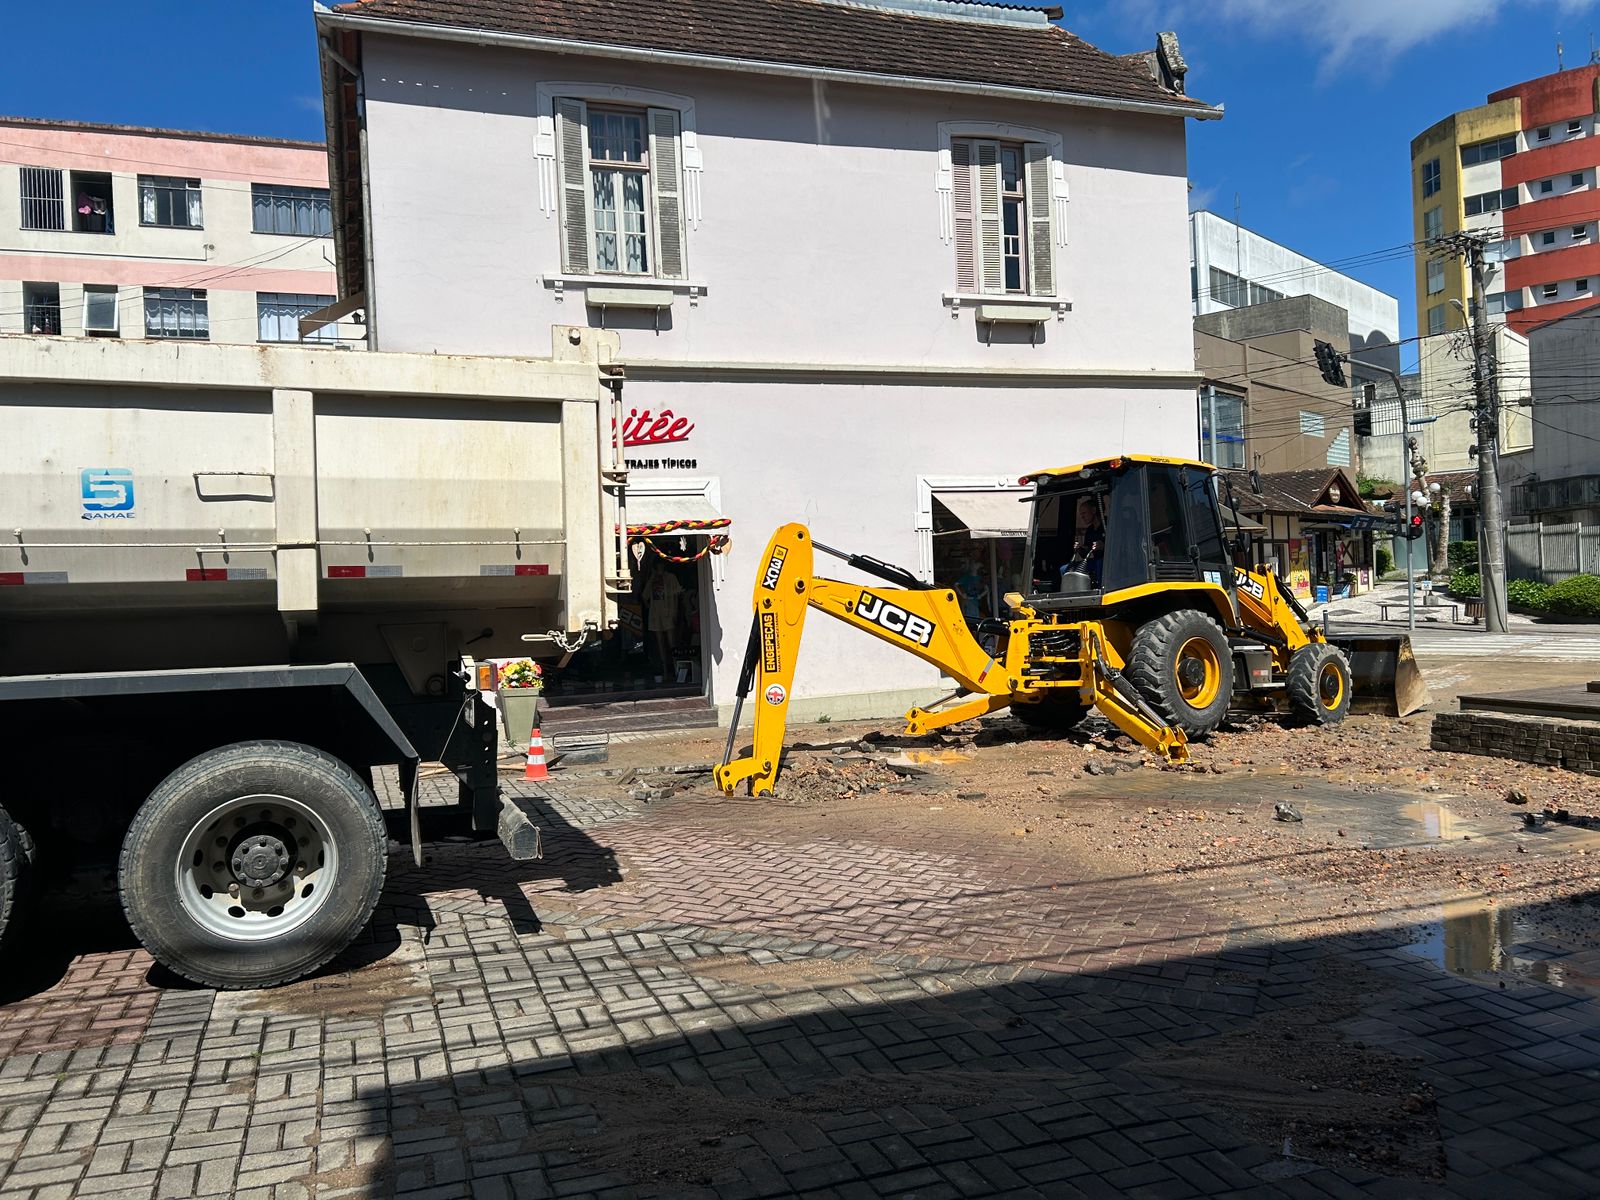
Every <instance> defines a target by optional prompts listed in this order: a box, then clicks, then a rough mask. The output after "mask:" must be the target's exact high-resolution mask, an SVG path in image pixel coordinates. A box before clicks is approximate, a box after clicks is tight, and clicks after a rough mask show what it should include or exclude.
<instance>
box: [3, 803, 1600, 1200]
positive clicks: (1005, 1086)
mask: <svg viewBox="0 0 1600 1200" xmlns="http://www.w3.org/2000/svg"><path fill="white" fill-rule="evenodd" d="M526 794H527V795H528V796H529V798H531V799H534V800H535V801H537V802H540V803H542V804H543V805H544V806H545V807H546V809H547V816H548V828H549V833H550V836H549V837H548V838H547V842H546V849H547V855H548V857H547V858H546V860H545V861H543V862H540V863H534V864H509V863H507V862H506V861H505V860H504V859H503V857H501V856H500V855H499V854H498V853H497V851H496V850H495V849H494V848H492V847H486V846H474V845H457V846H449V845H447V846H441V847H438V848H436V851H435V853H434V855H433V858H432V860H431V861H430V862H429V863H428V864H426V865H425V866H424V867H423V868H420V869H417V868H413V867H412V866H411V865H410V862H409V857H408V856H405V855H400V854H397V855H396V856H395V857H394V859H393V860H392V862H391V870H392V875H391V887H390V891H389V893H388V896H387V898H386V901H385V904H384V906H383V908H382V909H381V910H380V914H379V919H378V920H377V922H375V924H374V927H373V929H372V931H371V936H370V938H369V939H368V940H367V941H366V942H365V943H364V944H363V945H362V946H360V947H357V948H356V949H355V950H354V951H353V952H352V953H351V954H350V955H349V956H347V960H346V961H345V962H343V963H341V964H340V965H341V967H342V968H343V969H342V970H340V971H337V972H333V973H329V974H327V975H324V976H322V977H320V978H318V979H315V980H309V981H304V982H302V983H299V984H295V985H293V986H291V987H287V988H282V989H278V990H276V991H272V992H256V993H227V994H220V995H219V994H215V993H212V992H208V991H202V990H187V989H183V988H180V987H176V986H171V981H170V980H164V979H163V978H162V977H161V974H160V972H159V971H158V970H157V971H153V970H152V968H151V965H150V963H149V961H148V959H147V958H145V956H144V955H143V954H142V952H140V951H137V950H132V949H129V948H127V945H126V944H122V945H117V946H113V947H111V948H106V949H99V950H95V951H92V952H89V953H84V954H79V955H75V956H71V957H68V956H67V953H66V951H65V950H62V951H60V953H61V954H62V955H63V958H62V962H61V963H60V965H59V967H58V968H57V969H55V970H53V971H51V970H49V966H48V964H46V966H45V967H44V968H42V969H43V970H44V971H45V977H43V978H41V979H39V980H35V981H32V982H29V981H11V983H10V984H9V985H8V987H9V990H10V991H11V992H12V993H17V992H19V991H20V993H21V994H17V995H14V997H13V998H12V999H11V1001H10V1003H8V1004H5V1005H3V1006H0V1195H3V1196H5V1197H8V1198H9V1197H18V1198H21V1197H29V1198H35V1197H37V1198H40V1200H43V1198H45V1197H69V1196H95V1195H111V1196H132V1197H148V1196H160V1197H211V1196H216V1197H223V1196H236V1197H240V1198H245V1200H255V1198H259V1200H290V1198H295V1200H298V1198H301V1197H311V1196H315V1197H343V1196H371V1195H401V1196H407V1197H419V1198H420V1197H457V1196H468V1195H472V1196H483V1197H513V1196H518V1197H520V1196H528V1197H534V1196H607V1197H610V1196H619V1197H620V1196H631V1195H696V1196H717V1197H729V1198H737V1197H754V1196H780V1195H794V1194H802V1195H816V1196H844V1197H852V1196H862V1197H868V1196H912V1195H914V1196H917V1197H921V1198H926V1197H939V1196H980V1195H983V1196H986V1195H1038V1196H1050V1197H1071V1196H1078V1195H1098V1196H1148V1197H1173V1198H1178V1197H1187V1196H1221V1195H1227V1196H1238V1197H1245V1196H1281V1195H1291V1196H1307V1197H1326V1196H1355V1195H1382V1196H1391V1195H1392V1196H1408V1197H1409V1196H1446V1195H1448V1196H1485V1197H1488V1196H1504V1195H1508V1194H1528V1195H1540V1196H1584V1195H1592V1194H1593V1192H1594V1185H1593V1178H1594V1176H1593V1172H1594V1170H1595V1169H1596V1168H1597V1167H1600V1146H1596V1144H1595V1142H1594V1139H1593V1136H1592V1131H1591V1129H1590V1116H1591V1114H1592V1113H1593V1112H1594V1111H1595V1106H1596V1104H1597V1102H1600V1014H1597V1012H1596V1011H1595V1010H1596V1008H1597V1007H1600V1006H1597V1005H1596V1004H1595V1003H1593V1002H1590V1001H1587V1000H1585V999H1583V998H1582V997H1580V996H1576V995H1573V994H1571V993H1567V992H1562V991H1559V990H1555V989H1551V988H1547V987H1544V986H1541V985H1539V984H1534V983H1529V984H1526V985H1522V986H1513V987H1509V988H1506V989H1500V988H1485V987H1484V986H1482V985H1480V984H1477V983H1473V982H1469V981H1464V980H1460V979H1456V978H1454V977H1452V976H1449V975H1446V974H1444V973H1442V972H1440V971H1438V970H1436V969H1435V968H1434V967H1433V966H1432V965H1430V964H1429V963H1427V962H1425V961H1424V960H1422V959H1419V958H1417V957H1415V956H1413V955H1412V954H1410V953H1408V952H1406V951H1405V950H1404V949H1403V948H1402V947H1403V946H1404V945H1405V943H1406V942H1407V941H1408V940H1409V936H1408V934H1407V933H1406V932H1405V931H1403V930H1402V931H1399V932H1397V933H1395V934H1391V935H1362V936H1354V935H1352V936H1344V937H1321V938H1317V937H1296V936H1294V935H1293V934H1292V932H1290V931H1289V929H1288V928H1285V929H1283V930H1279V931H1276V932H1274V931H1273V930H1272V929H1271V928H1270V927H1268V926H1266V925H1265V924H1264V923H1256V925H1255V927H1254V928H1244V927H1243V926H1241V924H1240V922H1239V921H1237V920H1236V919H1233V918H1230V917H1228V916H1226V915H1225V914H1224V913H1223V910H1222V908H1221V907H1220V906H1219V905H1218V904H1217V903H1216V902H1215V896H1214V895H1213V894H1211V893H1208V892H1207V888H1208V887H1212V886H1214V885H1213V884H1211V883H1208V882H1207V881H1206V880H1205V879H1204V878H1203V877H1202V878H1191V879H1179V878H1170V877H1163V878H1160V879H1148V878H1146V879H1121V880H1117V879H1108V880H1064V879H1058V878H1052V877H1051V876H1050V874H1049V872H1048V871H1046V870H1044V869H1042V868H1041V867H1040V866H1039V864H1038V862H1037V860H1035V859H1029V858H1025V857H1024V856H1022V855H1020V854H1017V853H1012V852H1009V851H1008V848H1006V847H1003V846H994V845H988V844H962V845H952V844H950V841H949V839H948V837H945V838H941V837H940V836H939V835H938V830H937V828H936V827H935V828H931V829H930V830H929V831H927V832H925V833H908V832H906V831H904V830H889V829H886V830H884V831H883V832H882V834H881V835H880V836H870V837H869V836H864V835H861V834H850V833H841V834H833V833H830V832H828V831H827V830H826V829H825V828H821V827H819V823H817V822H807V821H799V822H796V825H795V828H794V830H792V831H790V832H784V831H782V830H777V831H773V830H770V829H766V828H764V827H763V828H762V829H760V830H755V831H752V830H751V829H749V828H747V827H746V822H745V821H744V820H742V819H741V814H748V813H749V812H750V809H748V808H745V809H741V808H740V807H739V805H738V804H737V803H736V802H725V801H717V800H709V799H705V798H697V797H679V798H677V799H675V800H673V801H670V802H668V803H666V804H659V805H655V806H651V807H649V808H643V807H636V806H630V805H625V804H616V803H609V802H608V803H605V804H600V803H596V802H594V801H592V800H586V799H584V798H583V797H580V796H577V795H575V794H572V795H569V794H566V793H564V792H563V791H559V790H554V789H549V788H544V789H531V788H530V789H528V790H527V793H526ZM464 885H466V886H464ZM50 975H54V978H49V976H50ZM1356 977H1358V978H1359V988H1358V991H1359V993H1360V996H1359V999H1358V1001H1357V1002H1356V1003H1355V1004H1354V1005H1353V1006H1352V1007H1351V1010H1350V1011H1349V1012H1347V1013H1344V1014H1342V1015H1338V1016H1337V1021H1336V1023H1337V1030H1336V1031H1333V1032H1332V1033H1330V1034H1329V1036H1337V1037H1338V1038H1340V1039H1342V1041H1343V1042H1345V1043H1349V1044H1356V1043H1358V1044H1359V1045H1360V1047H1361V1048H1362V1052H1363V1053H1365V1054H1367V1055H1369V1057H1370V1059H1371V1061H1372V1062H1373V1063H1374V1064H1375V1067H1374V1071H1375V1076H1374V1078H1375V1079H1376V1078H1377V1075H1378V1074H1380V1073H1382V1072H1389V1073H1391V1074H1393V1073H1395V1072H1400V1073H1402V1074H1403V1075H1404V1076H1405V1078H1406V1080H1407V1081H1408V1082H1406V1083H1405V1084H1404V1088H1406V1089H1408V1088H1410V1087H1412V1086H1413V1085H1414V1086H1415V1088H1416V1091H1417V1093H1418V1094H1419V1095H1421V1096H1425V1097H1426V1099H1425V1100H1424V1101H1423V1102H1422V1104H1421V1106H1420V1111H1419V1112H1418V1113H1417V1123H1416V1128H1417V1130H1418V1131H1420V1132H1418V1133H1417V1137H1416V1138H1415V1139H1414V1141H1415V1143H1416V1146H1421V1147H1422V1149H1423V1150H1424V1151H1426V1152H1427V1153H1426V1154H1424V1156H1423V1157H1422V1158H1420V1159H1419V1158H1417V1157H1416V1156H1415V1155H1413V1156H1412V1158H1410V1159H1408V1160H1403V1161H1400V1162H1397V1163H1394V1164H1391V1165H1385V1164H1384V1163H1383V1162H1381V1161H1374V1160H1373V1159H1372V1158H1371V1156H1370V1155H1362V1154H1358V1153H1355V1152H1354V1151H1352V1153H1351V1154H1349V1155H1345V1154H1343V1153H1337V1152H1334V1153H1330V1152H1329V1151H1328V1150H1327V1148H1326V1147H1324V1148H1322V1149H1320V1150H1313V1149H1310V1148H1309V1146H1308V1147H1306V1148H1303V1149H1296V1148H1293V1147H1291V1148H1290V1151H1289V1153H1287V1154H1286V1153H1285V1147H1284V1146H1283V1145H1282V1144H1267V1143H1265V1142H1264V1141H1263V1140H1261V1139H1259V1137H1258V1136H1256V1135H1254V1134H1253V1133H1252V1130H1251V1124H1250V1122H1249V1121H1248V1120H1243V1119H1240V1117H1239V1115H1238V1113H1239V1109H1238V1107H1237V1106H1230V1105H1229V1104H1227V1103H1223V1102H1221V1101H1219V1100H1218V1099H1217V1096H1216V1094H1215V1092H1214V1089H1212V1088H1211V1087H1210V1085H1209V1084H1206V1083H1205V1082H1204V1081H1201V1082H1197V1081H1196V1077H1195V1076H1194V1075H1193V1073H1192V1072H1190V1073H1188V1074H1186V1073H1185V1072H1184V1071H1183V1070H1176V1071H1175V1070H1174V1069H1173V1064H1175V1063H1178V1064H1182V1063H1187V1062H1191V1061H1211V1062H1215V1061H1226V1060H1227V1059H1228V1058H1229V1056H1230V1055H1231V1054H1233V1053H1234V1051H1233V1050H1232V1049H1231V1048H1232V1047H1239V1048H1240V1053H1244V1052H1245V1051H1247V1050H1248V1049H1249V1048H1250V1047H1251V1046H1252V1044H1253V1042H1255V1041H1259V1039H1261V1038H1263V1037H1266V1036H1267V1031H1271V1036H1273V1037H1280V1036H1287V1037H1290V1038H1292V1037H1293V1036H1294V1031H1295V1030H1297V1029H1303V1028H1307V1027H1308V1026H1310V1025H1313V1024H1315V1023H1316V1022H1317V1021H1318V1020H1319V1018H1318V1016H1317V1014H1319V1013H1323V1014H1325V1013H1326V1011H1327V1010H1326V1009H1325V1008H1319V1007H1318V1004H1319V1002H1320V1001H1319V997H1321V996H1322V994H1323V993H1324V992H1325V991H1326V989H1327V988H1328V987H1329V986H1330V981H1334V982H1337V981H1339V980H1341V979H1342V980H1346V981H1348V980H1350V979H1351V978H1356ZM1241 1039H1243V1040H1241ZM1374 1086H1377V1085H1376V1084H1375V1085H1374ZM1403 1090H1404V1089H1403ZM1296 1102H1297V1103H1298V1102H1300V1101H1299V1100H1297V1101H1296ZM1413 1149H1415V1146H1413ZM1428 1154H1431V1155H1432V1157H1431V1158H1429V1157H1428V1156H1427V1155H1428ZM1435 1169H1438V1170H1440V1171H1441V1172H1442V1173H1441V1174H1438V1175H1435V1174H1434V1173H1433V1172H1434V1170H1435Z"/></svg>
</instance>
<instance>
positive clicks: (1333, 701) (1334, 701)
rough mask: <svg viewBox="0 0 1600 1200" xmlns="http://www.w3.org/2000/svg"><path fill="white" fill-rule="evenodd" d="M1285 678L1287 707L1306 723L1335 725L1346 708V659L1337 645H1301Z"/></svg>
mask: <svg viewBox="0 0 1600 1200" xmlns="http://www.w3.org/2000/svg"><path fill="white" fill-rule="evenodd" d="M1287 682H1288V692H1289V708H1290V711H1291V712H1293V713H1294V715H1295V717H1296V718H1298V719H1299V720H1301V721H1304V722H1305V723H1306V724H1308V725H1337V724H1338V723H1339V722H1340V721H1342V720H1344V719H1345V716H1346V715H1347V714H1348V713H1349V712H1350V663H1349V661H1348V660H1347V659H1346V658H1345V656H1344V654H1343V653H1342V652H1341V651H1340V650H1339V649H1338V648H1337V647H1334V646H1329V645H1326V644H1324V643H1321V642H1313V643H1312V644H1311V645H1309V646H1301V647H1300V649H1298V650H1296V651H1295V652H1294V654H1293V655H1292V656H1291V657H1290V659H1289V678H1288V681H1287Z"/></svg>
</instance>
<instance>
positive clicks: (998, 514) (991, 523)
mask: <svg viewBox="0 0 1600 1200" xmlns="http://www.w3.org/2000/svg"><path fill="white" fill-rule="evenodd" d="M933 498H934V499H935V500H937V501H938V502H939V503H940V504H942V505H944V506H945V507H946V508H948V509H949V510H950V513H951V515H952V516H954V517H955V519H956V520H958V521H960V522H961V523H962V524H963V525H965V526H966V527H967V532H968V533H970V534H971V535H972V536H973V537H975V538H999V537H1027V536H1028V518H1029V517H1030V516H1032V515H1033V507H1032V505H1029V504H1024V503H1022V501H1024V500H1026V499H1027V498H1028V493H1026V492H934V494H933Z"/></svg>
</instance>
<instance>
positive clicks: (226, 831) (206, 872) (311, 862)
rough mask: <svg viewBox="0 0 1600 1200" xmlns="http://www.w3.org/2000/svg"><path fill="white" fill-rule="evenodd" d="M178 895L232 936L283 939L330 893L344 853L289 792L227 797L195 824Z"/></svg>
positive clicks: (197, 915) (211, 927)
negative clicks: (279, 794) (341, 852)
mask: <svg viewBox="0 0 1600 1200" xmlns="http://www.w3.org/2000/svg"><path fill="white" fill-rule="evenodd" d="M174 868H175V870H176V876H177V885H178V899H179V902H180V903H181V904H182V905H183V908H184V911H185V912H187V913H188V914H189V915H190V916H191V917H193V918H194V920H195V921H196V922H197V923H198V924H199V925H200V926H201V927H202V928H204V929H205V930H206V931H207V932H209V933H213V934H216V935H217V936H218V937H222V938H226V939H228V940H229V941H238V942H258V941H264V940H266V939H268V938H275V937H280V936H282V935H283V934H285V933H288V932H289V931H290V930H291V929H296V928H298V927H299V926H301V925H303V924H305V922H306V921H308V920H310V919H311V917H312V915H313V914H314V913H316V912H317V910H318V909H320V908H321V907H322V905H323V904H324V903H325V902H326V901H327V899H328V897H329V896H330V895H332V893H333V888H334V885H335V884H336V883H337V881H338V878H339V853H338V846H337V844H336V843H335V842H334V839H333V835H332V834H331V833H330V832H329V830H328V826H327V824H326V823H325V822H324V821H323V820H322V818H321V817H319V816H318V815H317V814H316V813H315V812H314V811H312V810H311V809H310V808H308V807H306V805H304V804H302V803H300V801H298V800H294V799H291V798H290V797H288V796H278V795H273V794H270V793H258V794H253V795H248V796H237V797H235V798H234V799H232V800H225V801H223V802H222V803H221V804H219V805H217V806H216V807H215V808H213V809H212V810H211V811H210V812H209V813H207V814H206V815H205V816H204V817H202V818H201V819H200V820H199V821H197V822H196V823H195V825H194V827H193V828H192V829H190V830H189V835H188V836H187V837H186V838H184V840H183V848H182V850H180V851H179V853H178V860H177V862H176V863H175V864H174Z"/></svg>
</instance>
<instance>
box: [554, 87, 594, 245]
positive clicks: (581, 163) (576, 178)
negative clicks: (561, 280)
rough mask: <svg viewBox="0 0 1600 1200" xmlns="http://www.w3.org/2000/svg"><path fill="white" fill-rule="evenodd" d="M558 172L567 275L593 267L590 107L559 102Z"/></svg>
mask: <svg viewBox="0 0 1600 1200" xmlns="http://www.w3.org/2000/svg"><path fill="white" fill-rule="evenodd" d="M556 157H557V159H558V160H559V161H558V162H557V163H556V172H557V174H559V175H560V177H561V269H562V270H563V271H565V272H566V273H567V274H568V275H588V274H590V273H591V271H592V270H593V268H592V265H591V264H592V263H593V260H594V237H593V235H592V234H591V233H590V232H589V231H590V230H591V229H592V228H593V227H594V217H593V212H594V209H593V205H594V198H593V194H592V192H591V189H590V184H589V106H588V105H587V104H585V103H584V102H583V101H582V100H567V99H561V100H557V101H556Z"/></svg>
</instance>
